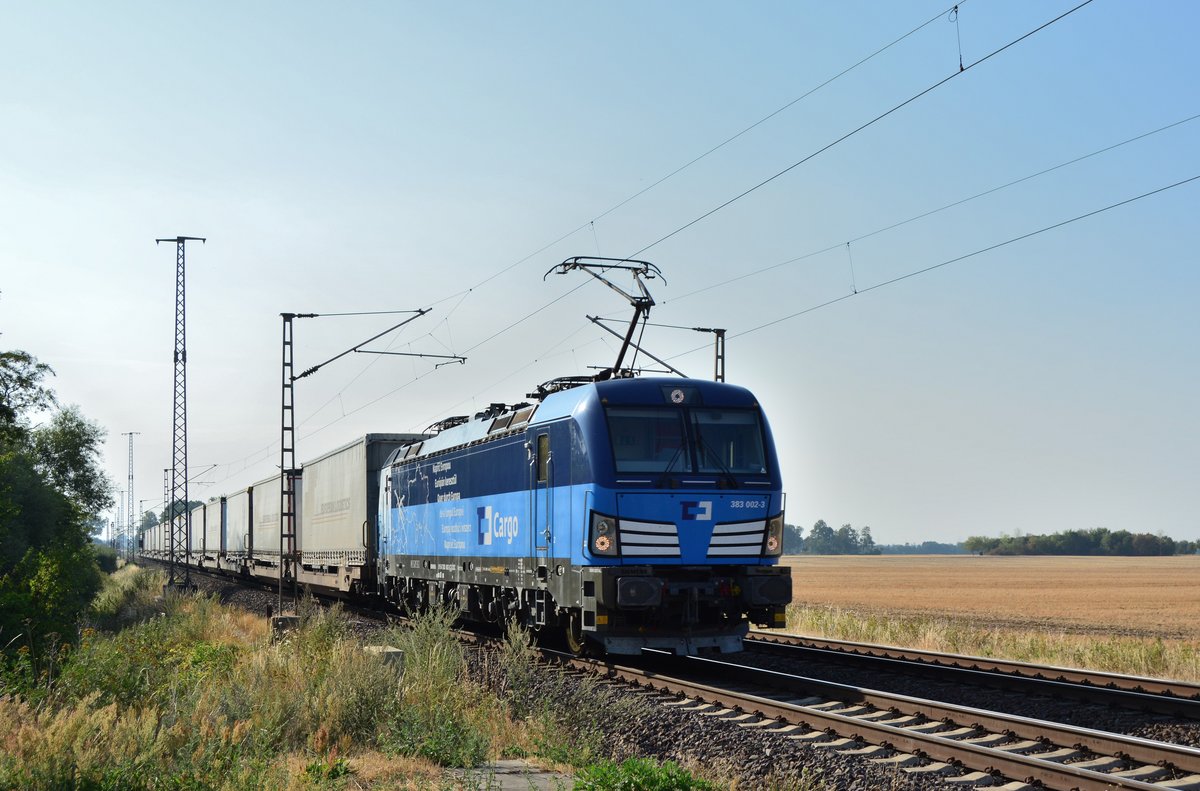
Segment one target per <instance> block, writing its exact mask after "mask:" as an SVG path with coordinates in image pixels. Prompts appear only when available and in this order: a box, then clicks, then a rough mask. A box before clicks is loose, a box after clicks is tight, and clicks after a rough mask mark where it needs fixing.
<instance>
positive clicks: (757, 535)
mask: <svg viewBox="0 0 1200 791" xmlns="http://www.w3.org/2000/svg"><path fill="white" fill-rule="evenodd" d="M766 529H767V523H766V522H764V521H755V522H733V523H731V524H725V525H717V526H716V527H714V528H713V534H712V541H710V542H709V545H708V556H709V557H710V558H715V557H722V558H749V557H755V558H756V557H759V556H760V555H761V554H762V546H763V533H764V532H765V531H766Z"/></svg>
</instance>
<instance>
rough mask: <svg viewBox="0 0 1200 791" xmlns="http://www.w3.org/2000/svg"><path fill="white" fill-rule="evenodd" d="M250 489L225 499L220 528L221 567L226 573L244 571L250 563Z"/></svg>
mask: <svg viewBox="0 0 1200 791" xmlns="http://www.w3.org/2000/svg"><path fill="white" fill-rule="evenodd" d="M250 495H251V492H250V489H242V490H241V491H238V492H234V493H233V494H231V495H228V496H227V497H226V498H225V522H224V524H223V526H222V532H223V533H224V536H223V544H224V546H225V554H224V558H223V560H222V563H221V567H222V568H224V569H226V570H228V571H245V570H246V569H247V564H248V563H249V562H250V554H251V553H250V550H251V547H252V545H251V543H250V535H251V530H250V523H251V522H250V506H251V504H252V502H253V498H252V497H251V496H250Z"/></svg>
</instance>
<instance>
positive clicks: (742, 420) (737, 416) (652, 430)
mask: <svg viewBox="0 0 1200 791" xmlns="http://www.w3.org/2000/svg"><path fill="white" fill-rule="evenodd" d="M607 414H608V430H609V434H610V436H611V438H612V447H613V459H614V461H615V463H616V471H617V472H618V473H638V472H640V473H647V472H648V473H659V474H666V473H672V472H676V473H693V474H695V473H701V474H703V473H711V474H718V475H720V474H731V473H733V474H741V475H761V474H764V473H766V471H767V462H766V454H765V451H764V446H763V432H762V424H761V421H760V420H759V416H758V412H757V411H756V410H752V409H725V408H707V407H705V408H695V409H692V408H685V407H609V408H608V410H607Z"/></svg>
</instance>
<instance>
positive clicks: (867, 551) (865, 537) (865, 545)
mask: <svg viewBox="0 0 1200 791" xmlns="http://www.w3.org/2000/svg"><path fill="white" fill-rule="evenodd" d="M858 551H859V552H860V553H862V554H864V555H878V554H879V548H878V547H876V546H875V539H874V538H872V537H871V526H870V525H863V527H862V530H859V531H858Z"/></svg>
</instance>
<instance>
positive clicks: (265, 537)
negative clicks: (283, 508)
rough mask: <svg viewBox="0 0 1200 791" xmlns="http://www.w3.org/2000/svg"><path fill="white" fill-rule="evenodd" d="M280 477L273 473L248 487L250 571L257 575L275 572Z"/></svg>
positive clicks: (276, 568)
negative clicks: (251, 560)
mask: <svg viewBox="0 0 1200 791" xmlns="http://www.w3.org/2000/svg"><path fill="white" fill-rule="evenodd" d="M281 480H282V479H281V477H280V476H278V475H275V476H273V477H271V478H267V479H266V480H265V481H259V482H258V483H256V484H254V485H253V486H251V487H250V509H251V510H250V515H251V522H250V546H251V557H252V559H253V562H252V563H251V566H250V572H251V573H252V574H257V575H260V576H267V577H277V576H278V575H279V571H278V567H279V516H280V514H279V511H280V495H281V492H282V484H281Z"/></svg>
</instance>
